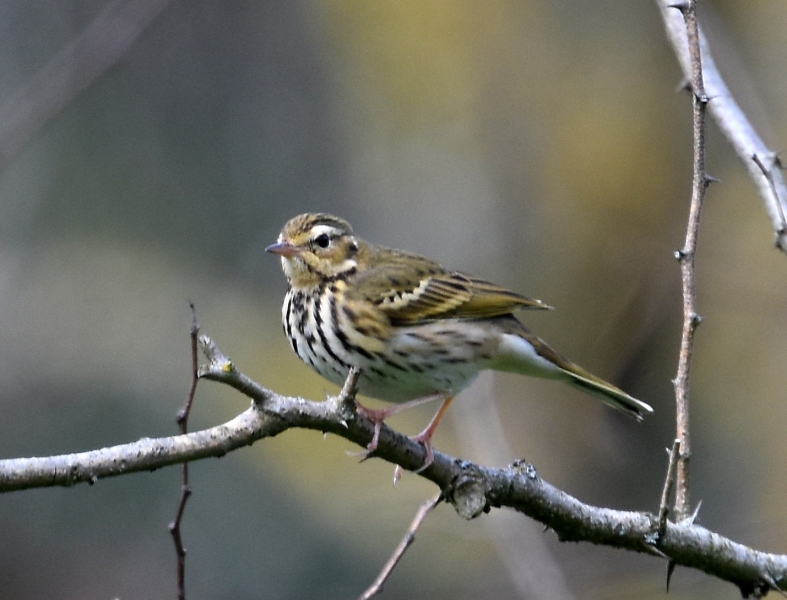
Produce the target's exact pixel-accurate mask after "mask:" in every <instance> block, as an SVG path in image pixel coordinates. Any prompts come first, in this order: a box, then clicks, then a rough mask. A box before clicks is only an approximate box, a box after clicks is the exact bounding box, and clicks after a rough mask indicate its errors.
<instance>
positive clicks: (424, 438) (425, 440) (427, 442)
mask: <svg viewBox="0 0 787 600" xmlns="http://www.w3.org/2000/svg"><path fill="white" fill-rule="evenodd" d="M453 399H454V397H453V396H449V397H448V398H446V399H445V400H443V403H442V404H441V405H440V408H438V409H437V412H436V413H435V415H434V417H432V420H431V421H429V425H427V426H426V429H424V430H423V431H422V432H421V433H419V434H418V435H414V436H412V437H411V438H410V439H411V440H413V441H414V442H420V443H421V444H423V447H424V449H426V460H424V464H423V466H422V467H421V468H420V469H418V470H417V471H415V472H416V473H420V472H421V471H423V470H424V469H425V468H426V467H428V466H429V465H431V464H432V463H433V462H434V452H432V435H433V434H434V432H435V430H436V429H437V426H438V425H439V424H440V419H442V418H443V415H444V414H445V411H447V410H448V407H449V406H450V405H451V402H452V401H453Z"/></svg>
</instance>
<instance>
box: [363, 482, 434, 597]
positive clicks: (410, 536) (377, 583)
mask: <svg viewBox="0 0 787 600" xmlns="http://www.w3.org/2000/svg"><path fill="white" fill-rule="evenodd" d="M442 499H443V494H442V492H440V493H439V494H437V495H436V496H435V497H434V498H430V499H429V500H427V501H426V502H424V503H423V504H422V505H421V507H420V508H419V509H418V512H417V513H416V514H415V518H414V519H413V522H412V523H410V527H408V528H407V533H405V535H404V537H403V538H402V541H401V542H399V545H398V546H397V547H396V550H394V553H393V554H392V555H391V558H389V559H388V561H387V562H386V563H385V565H384V566H383V569H382V571H380V574H379V575H378V576H377V579H375V580H374V583H372V585H370V586H369V587H368V588H367V589H366V591H365V592H364V593H363V594H361V595H360V596H358V600H369V598H373V597H374V596H376V595H377V594H379V593H380V592H382V591H383V584H385V582H386V581H387V580H388V578H389V577H390V576H391V573H392V572H393V570H394V569H395V568H396V565H398V564H399V561H400V560H402V557H403V556H404V553H405V552H406V551H407V549H408V548H409V547H410V546H411V545H412V543H413V542H414V541H415V534H416V533H417V532H418V529H419V528H420V527H421V523H423V522H424V519H425V518H426V515H428V514H429V513H430V512H432V510H433V509H434V507H435V506H437V505H438V504H439V503H440V501H441V500H442Z"/></svg>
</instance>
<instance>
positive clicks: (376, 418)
mask: <svg viewBox="0 0 787 600" xmlns="http://www.w3.org/2000/svg"><path fill="white" fill-rule="evenodd" d="M442 397H443V396H442V395H441V394H433V395H431V396H424V397H423V398H416V399H415V400H410V401H409V402H403V403H402V404H394V405H392V406H389V407H387V408H380V409H377V410H375V409H372V408H366V407H365V406H363V405H362V404H361V403H360V402H358V400H356V401H355V408H356V410H357V411H358V414H360V415H363V416H364V417H366V418H367V419H369V420H371V421H372V422H373V423H374V435H373V436H372V441H371V442H369V445H368V446H366V452H363V453H362V454H364V455H365V456H366V457H368V456H369V455H370V454H371V453H372V452H374V451H375V450H376V449H377V444H378V442H379V441H380V429H381V428H382V426H383V422H384V421H385V420H386V419H387V418H388V417H391V416H393V415H395V414H396V413H400V412H402V411H403V410H407V409H409V408H415V407H416V406H421V404H426V403H427V402H434V401H435V400H439V399H440V398H442ZM438 412H440V411H438ZM432 421H434V419H432ZM438 421H439V419H438ZM431 426H432V423H430V424H429V427H431ZM429 427H427V428H426V429H429ZM434 427H437V424H435V425H434ZM434 427H432V431H434ZM424 433H426V430H424V431H423V432H421V433H420V434H419V435H423V434H424ZM430 437H431V436H430Z"/></svg>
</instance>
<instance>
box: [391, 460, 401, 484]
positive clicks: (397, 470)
mask: <svg viewBox="0 0 787 600" xmlns="http://www.w3.org/2000/svg"><path fill="white" fill-rule="evenodd" d="M401 478H402V467H401V466H399V465H396V468H395V469H394V474H393V486H394V487H396V484H397V483H399V480H400V479H401Z"/></svg>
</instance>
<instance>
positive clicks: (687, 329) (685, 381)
mask: <svg viewBox="0 0 787 600" xmlns="http://www.w3.org/2000/svg"><path fill="white" fill-rule="evenodd" d="M676 8H678V9H679V10H680V11H681V12H682V13H683V16H684V19H685V21H686V32H687V35H688V41H689V55H690V56H691V91H692V108H693V110H692V124H693V131H694V161H693V162H694V175H693V181H692V192H691V207H690V208H689V219H688V223H687V226H686V240H685V242H684V244H683V248H682V249H681V250H680V251H678V252H677V253H676V256H677V258H678V260H679V261H680V270H681V280H682V283H683V330H682V334H681V342H680V355H679V357H678V373H677V376H676V377H675V404H676V413H677V438H678V439H679V440H680V452H679V453H678V464H677V473H676V478H675V479H676V482H675V513H676V516H677V518H678V519H683V518H685V517H686V516H687V515H688V514H689V512H690V510H691V509H690V499H689V461H690V459H691V441H690V435H689V370H690V367H691V353H692V349H693V347H694V334H695V331H696V329H697V327H698V326H699V324H700V322H701V320H702V319H701V317H700V316H699V315H698V314H697V310H696V281H695V273H694V256H695V253H696V250H697V236H698V233H699V227H700V212H701V210H702V202H703V200H704V198H705V190H706V188H707V187H708V182H709V179H708V176H707V174H706V173H705V109H706V107H707V105H708V98H707V96H706V95H705V86H704V85H703V79H702V58H701V56H700V43H699V26H698V24H697V2H696V0H689V1H688V2H686V3H682V4H680V5H676Z"/></svg>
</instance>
